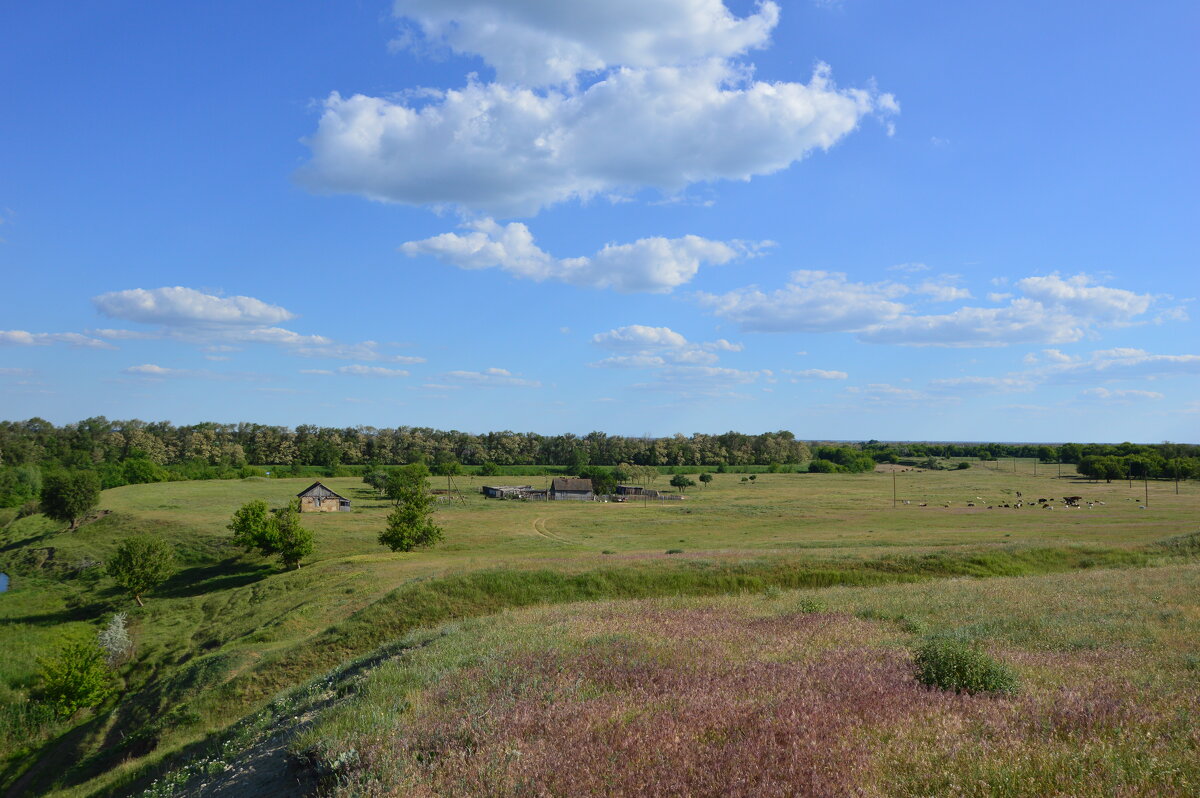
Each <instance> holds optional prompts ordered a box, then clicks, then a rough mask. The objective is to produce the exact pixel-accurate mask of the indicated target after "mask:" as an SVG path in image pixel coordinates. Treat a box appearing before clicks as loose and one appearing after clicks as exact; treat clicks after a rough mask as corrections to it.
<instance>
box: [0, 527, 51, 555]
mask: <svg viewBox="0 0 1200 798" xmlns="http://www.w3.org/2000/svg"><path fill="white" fill-rule="evenodd" d="M60 532H62V530H61V529H52V530H50V531H49V532H43V533H42V534H40V535H34V536H33V537H31V538H20V539H18V540H14V541H11V542H9V543H5V544H4V545H3V546H0V552H4V551H12V550H14V549H23V548H26V547H27V546H36V545H37V544H38V543H41V542H42V541H43V540H49V539H50V538H52V537H55V536H57V535H58V534H59V533H60Z"/></svg>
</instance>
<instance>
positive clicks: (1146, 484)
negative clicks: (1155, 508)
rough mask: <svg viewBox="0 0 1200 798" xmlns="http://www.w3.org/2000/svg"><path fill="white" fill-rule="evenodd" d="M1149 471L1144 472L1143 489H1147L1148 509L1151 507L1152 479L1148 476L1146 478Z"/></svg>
mask: <svg viewBox="0 0 1200 798" xmlns="http://www.w3.org/2000/svg"><path fill="white" fill-rule="evenodd" d="M1149 470H1150V469H1149V468H1147V469H1145V470H1144V471H1142V487H1143V488H1145V489H1146V506H1147V507H1149V506H1150V478H1149V477H1148V476H1146V472H1147V471H1149Z"/></svg>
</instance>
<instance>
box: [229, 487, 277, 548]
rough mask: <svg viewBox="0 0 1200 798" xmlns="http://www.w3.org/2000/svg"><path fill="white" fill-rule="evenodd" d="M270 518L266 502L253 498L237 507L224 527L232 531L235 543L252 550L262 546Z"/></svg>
mask: <svg viewBox="0 0 1200 798" xmlns="http://www.w3.org/2000/svg"><path fill="white" fill-rule="evenodd" d="M270 520H271V511H270V510H269V509H268V508H267V503H266V502H264V501H260V500H258V499H255V500H254V501H250V502H246V503H245V504H243V505H242V506H241V507H239V508H238V509H237V511H236V512H235V513H234V514H233V519H232V520H231V521H230V522H229V526H227V527H226V529H228V530H229V531H230V532H232V533H233V542H234V544H235V545H238V546H241V547H242V548H244V549H245V550H246V551H254V550H255V549H259V548H262V546H263V544H264V543H265V542H266V537H267V527H268V526H269V524H270Z"/></svg>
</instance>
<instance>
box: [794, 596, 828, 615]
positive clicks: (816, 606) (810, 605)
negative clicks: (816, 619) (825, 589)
mask: <svg viewBox="0 0 1200 798" xmlns="http://www.w3.org/2000/svg"><path fill="white" fill-rule="evenodd" d="M796 609H797V610H799V611H800V612H825V602H824V601H821V600H820V599H816V598H802V599H800V602H799V603H798V604H797V605H796Z"/></svg>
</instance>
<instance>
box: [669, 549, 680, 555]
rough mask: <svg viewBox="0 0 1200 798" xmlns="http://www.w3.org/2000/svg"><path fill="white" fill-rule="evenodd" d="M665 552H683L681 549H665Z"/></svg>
mask: <svg viewBox="0 0 1200 798" xmlns="http://www.w3.org/2000/svg"><path fill="white" fill-rule="evenodd" d="M667 554H683V549H667Z"/></svg>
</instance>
